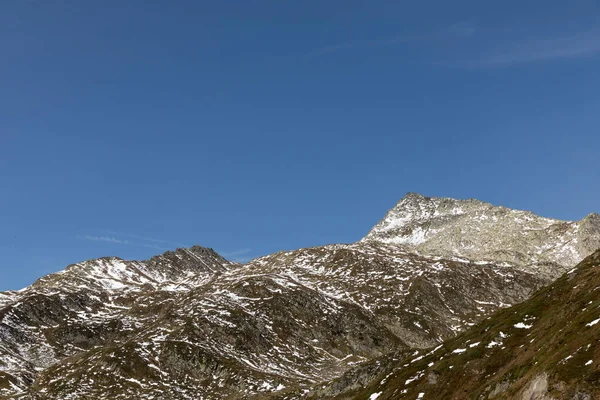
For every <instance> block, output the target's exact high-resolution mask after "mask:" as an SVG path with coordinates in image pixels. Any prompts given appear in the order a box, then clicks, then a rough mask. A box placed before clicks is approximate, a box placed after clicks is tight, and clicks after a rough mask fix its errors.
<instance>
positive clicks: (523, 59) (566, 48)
mask: <svg viewBox="0 0 600 400" xmlns="http://www.w3.org/2000/svg"><path fill="white" fill-rule="evenodd" d="M599 53H600V28H596V29H593V30H589V31H586V32H581V33H578V34H575V35H569V36H563V37H554V38H548V39H537V40H522V41H519V42H516V43H513V44H512V45H511V46H510V47H508V48H506V49H501V50H497V51H496V52H494V53H492V54H490V55H488V56H486V57H484V58H483V59H482V60H480V61H475V62H473V63H472V65H473V66H482V67H502V66H512V65H517V64H525V63H532V62H540V61H551V60H560V59H570V58H581V57H586V56H592V55H597V54H599Z"/></svg>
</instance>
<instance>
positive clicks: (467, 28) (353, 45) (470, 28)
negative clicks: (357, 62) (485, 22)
mask: <svg viewBox="0 0 600 400" xmlns="http://www.w3.org/2000/svg"><path fill="white" fill-rule="evenodd" d="M476 30H477V27H476V24H475V21H473V20H465V21H458V22H456V23H454V24H452V25H449V26H446V27H443V28H441V29H438V30H435V31H433V32H431V33H425V34H422V35H400V34H398V35H395V36H388V37H383V38H377V39H359V40H353V41H348V42H345V43H337V44H333V45H328V46H323V47H321V48H320V49H318V50H316V51H314V52H312V53H309V55H311V56H318V55H325V54H330V53H335V52H338V51H343V50H351V49H361V48H373V47H386V46H393V45H398V44H407V43H418V42H427V41H431V40H436V39H441V38H447V37H454V38H455V37H468V36H472V35H474V34H475V33H476Z"/></svg>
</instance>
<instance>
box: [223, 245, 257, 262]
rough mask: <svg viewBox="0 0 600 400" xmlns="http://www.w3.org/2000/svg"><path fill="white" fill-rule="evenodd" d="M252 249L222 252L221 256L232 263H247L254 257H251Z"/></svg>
mask: <svg viewBox="0 0 600 400" xmlns="http://www.w3.org/2000/svg"><path fill="white" fill-rule="evenodd" d="M251 252H252V249H248V248H243V249H239V250H233V251H226V252H222V253H221V255H222V256H223V257H225V258H227V259H229V260H231V261H236V262H246V261H249V260H251V259H252V258H253V257H252V256H251V255H250V253H251Z"/></svg>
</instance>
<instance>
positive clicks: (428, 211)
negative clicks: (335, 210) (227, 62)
mask: <svg viewBox="0 0 600 400" xmlns="http://www.w3.org/2000/svg"><path fill="white" fill-rule="evenodd" d="M362 241H363V242H373V241H375V242H383V243H390V244H397V245H401V246H404V247H406V248H407V249H410V250H413V251H418V252H419V253H424V254H434V255H440V256H458V257H466V258H468V259H470V260H474V261H477V260H485V261H490V262H510V263H512V264H514V265H517V266H519V267H521V268H522V269H524V270H526V271H529V272H531V271H532V270H536V271H538V272H539V273H542V274H544V275H545V276H547V277H548V278H551V279H552V278H556V277H558V276H559V275H560V274H562V273H563V272H564V271H566V270H567V269H569V268H571V267H572V266H573V265H575V264H576V263H577V262H579V261H581V260H582V259H583V258H584V257H585V256H587V255H588V254H590V253H591V252H592V251H594V250H596V249H597V248H598V247H600V246H599V244H600V215H598V214H596V213H592V214H590V215H588V216H587V217H585V218H584V219H582V220H581V221H577V222H572V221H559V220H555V219H550V218H543V217H539V216H537V215H535V214H533V213H531V212H529V211H520V210H512V209H509V208H505V207H498V206H494V205H492V204H489V203H485V202H482V201H479V200H473V199H469V200H456V199H450V198H438V197H424V196H422V195H420V194H417V193H408V194H407V195H406V196H405V197H404V198H403V199H402V200H401V201H400V202H399V203H398V204H397V205H396V206H395V207H394V208H392V209H391V210H390V211H389V212H388V213H387V215H386V216H385V218H384V219H383V220H382V221H381V222H379V223H378V224H377V225H376V226H375V227H374V228H373V229H372V230H371V231H370V232H369V233H368V234H367V236H366V237H365V238H364V239H363V240H362Z"/></svg>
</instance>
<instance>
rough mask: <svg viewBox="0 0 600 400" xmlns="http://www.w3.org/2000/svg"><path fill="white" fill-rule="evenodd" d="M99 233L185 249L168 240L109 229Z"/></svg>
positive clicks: (181, 245)
mask: <svg viewBox="0 0 600 400" xmlns="http://www.w3.org/2000/svg"><path fill="white" fill-rule="evenodd" d="M101 232H103V233H105V234H108V235H114V236H118V237H126V238H130V239H137V240H141V241H144V242H153V243H162V244H170V245H175V246H178V247H187V246H186V245H184V244H181V243H177V242H172V241H170V240H164V239H157V238H153V237H148V236H141V235H137V234H135V233H128V232H117V231H113V230H110V229H103V230H102V231H101Z"/></svg>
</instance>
